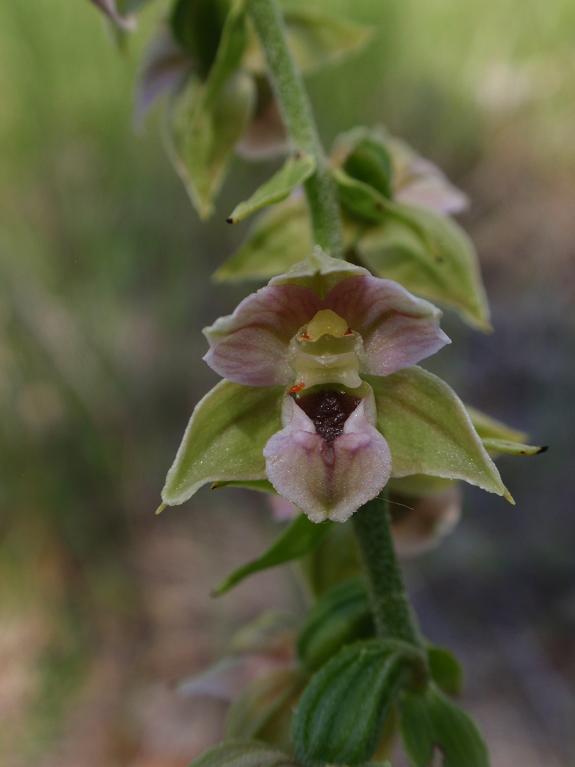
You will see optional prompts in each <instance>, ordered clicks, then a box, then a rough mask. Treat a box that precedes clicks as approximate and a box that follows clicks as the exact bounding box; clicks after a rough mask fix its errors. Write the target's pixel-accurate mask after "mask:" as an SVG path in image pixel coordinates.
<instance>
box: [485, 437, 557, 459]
mask: <svg viewBox="0 0 575 767" xmlns="http://www.w3.org/2000/svg"><path fill="white" fill-rule="evenodd" d="M483 445H484V446H485V449H486V450H487V451H489V453H490V454H491V455H539V454H540V453H544V452H545V451H546V450H547V449H548V448H547V446H546V445H525V444H523V443H521V442H511V441H510V440H506V439H489V438H485V439H484V440H483Z"/></svg>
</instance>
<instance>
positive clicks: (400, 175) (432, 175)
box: [390, 139, 469, 215]
mask: <svg viewBox="0 0 575 767" xmlns="http://www.w3.org/2000/svg"><path fill="white" fill-rule="evenodd" d="M390 147H391V149H392V157H393V166H394V168H393V170H394V189H393V193H394V198H395V199H396V200H397V201H398V202H402V203H404V204H405V205H416V206H418V207H420V208H426V209H427V210H432V211H434V212H435V213H441V214H443V215H450V214H452V213H460V212H461V211H462V210H465V208H467V206H468V204H469V201H468V199H467V196H466V195H465V194H464V193H463V192H461V191H460V190H459V189H457V187H455V186H454V185H453V184H452V183H451V182H450V181H449V179H448V178H447V176H446V175H445V174H444V173H443V171H442V170H440V169H439V168H438V167H437V165H434V164H433V163H432V162H430V161H429V160H426V159H425V158H424V157H420V156H419V155H418V154H416V153H415V152H414V151H413V149H412V148H411V147H410V146H408V145H407V144H405V143H404V142H403V141H401V140H399V139H391V140H390Z"/></svg>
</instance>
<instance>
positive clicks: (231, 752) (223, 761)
mask: <svg viewBox="0 0 575 767" xmlns="http://www.w3.org/2000/svg"><path fill="white" fill-rule="evenodd" d="M190 767H298V765H297V764H296V763H295V761H294V760H293V759H292V758H291V757H289V756H286V755H285V754H284V753H282V752H281V751H278V750H277V749H275V748H273V746H269V745H268V744H266V743H256V742H254V741H248V740H229V741H225V742H224V743H220V744H219V745H217V746H214V748H210V749H209V751H206V752H205V753H204V754H202V755H201V756H199V757H198V758H197V759H194V761H193V762H192V763H191V765H190Z"/></svg>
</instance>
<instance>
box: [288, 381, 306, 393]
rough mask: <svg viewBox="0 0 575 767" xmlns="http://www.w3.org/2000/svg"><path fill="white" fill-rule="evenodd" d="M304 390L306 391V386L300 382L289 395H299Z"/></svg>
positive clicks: (292, 388)
mask: <svg viewBox="0 0 575 767" xmlns="http://www.w3.org/2000/svg"><path fill="white" fill-rule="evenodd" d="M302 389H305V384H304V383H301V382H300V383H297V384H295V386H292V387H291V389H290V390H289V393H290V394H299V393H300V391H301V390H302Z"/></svg>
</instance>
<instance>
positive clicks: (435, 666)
mask: <svg viewBox="0 0 575 767" xmlns="http://www.w3.org/2000/svg"><path fill="white" fill-rule="evenodd" d="M427 660H428V663H429V673H430V674H431V678H432V679H433V681H434V682H435V684H436V685H437V686H438V687H439V688H440V689H441V690H443V692H445V693H447V694H448V695H459V694H460V693H461V689H462V687H463V669H462V668H461V664H460V663H459V661H458V660H457V658H456V657H455V655H453V653H452V652H450V651H449V650H446V649H445V648H444V647H437V646H436V645H429V646H428V648H427Z"/></svg>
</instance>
